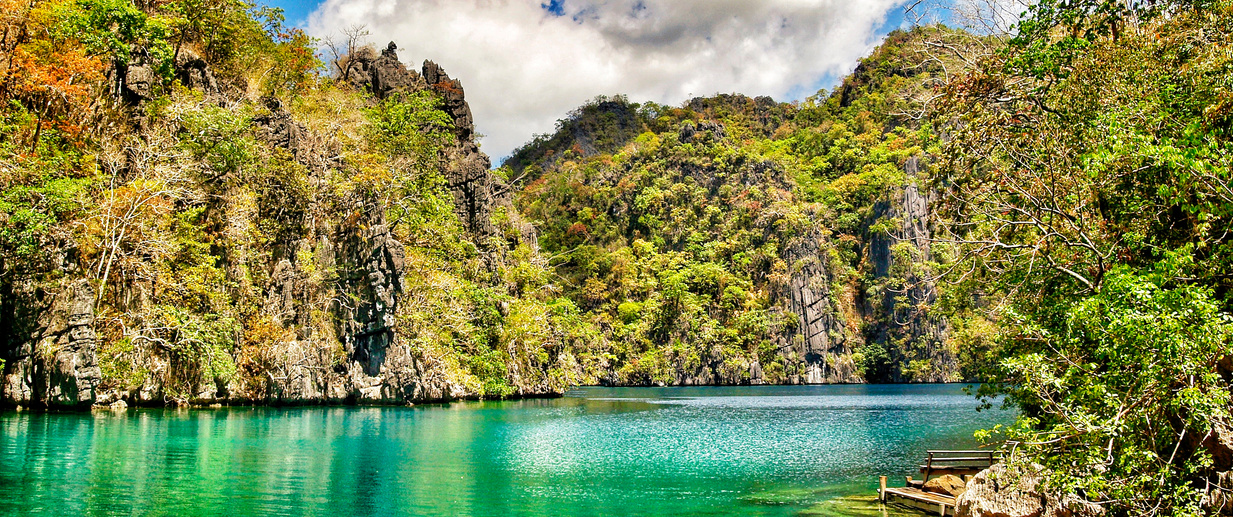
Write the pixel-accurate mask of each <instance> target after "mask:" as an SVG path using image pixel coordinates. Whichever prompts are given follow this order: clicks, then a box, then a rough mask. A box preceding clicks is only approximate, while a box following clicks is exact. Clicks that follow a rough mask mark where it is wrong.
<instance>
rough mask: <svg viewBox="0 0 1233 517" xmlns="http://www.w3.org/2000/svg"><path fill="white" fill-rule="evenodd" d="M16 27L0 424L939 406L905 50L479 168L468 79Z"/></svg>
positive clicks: (604, 110) (69, 26) (113, 13)
mask: <svg viewBox="0 0 1233 517" xmlns="http://www.w3.org/2000/svg"><path fill="white" fill-rule="evenodd" d="M220 5H221V7H220V6H214V5H213V4H211V6H209V8H207V7H206V6H203V5H198V4H196V3H179V2H171V3H167V4H159V5H158V6H139V5H137V4H131V3H128V2H125V1H120V0H106V1H104V0H76V1H48V2H35V3H33V4H30V5H26V4H21V5H17V4H14V5H13V6H11V7H13V9H14V12H16V13H20V15H14V16H10V17H9V18H6V19H5V23H6V24H7V25H6V27H8V32H6V34H8V36H6V37H5V39H4V41H3V48H2V49H0V51H2V52H3V53H4V57H6V60H5V62H7V63H10V65H8V66H9V68H7V71H6V73H5V75H4V76H3V78H4V84H3V90H2V91H0V93H2V94H3V96H4V97H5V100H6V102H5V104H4V106H5V108H4V120H5V124H6V131H5V132H4V135H3V145H4V150H3V152H4V164H5V166H4V168H3V196H2V198H0V202H2V203H3V210H0V213H2V214H3V215H0V217H3V220H4V225H3V232H2V235H0V237H2V238H3V243H2V244H3V246H2V247H0V270H2V271H3V275H2V276H0V279H2V281H0V289H3V292H4V296H3V297H0V298H2V301H0V309H2V310H0V318H3V321H4V325H3V326H2V330H0V332H2V333H3V336H2V338H3V340H2V342H3V348H2V349H0V352H2V358H3V360H4V366H3V372H4V383H3V386H4V388H3V398H4V400H5V401H6V403H8V404H22V405H36V406H38V405H52V406H62V405H67V406H77V405H89V404H92V403H100V404H101V403H110V402H112V401H115V400H125V401H127V402H129V403H143V404H145V403H154V404H165V403H167V404H175V403H179V404H183V403H189V402H193V401H195V402H198V403H206V402H212V401H224V402H241V401H255V402H269V403H301V402H386V403H390V402H409V401H424V400H443V399H454V398H461V397H504V396H511V395H520V396H528V395H547V394H554V393H560V392H561V391H562V390H563V389H564V388H565V387H566V386H568V385H576V384H594V383H605V384H632V385H649V384H660V385H663V384H746V383H822V382H866V381H904V380H906V381H939V380H959V379H961V378H963V377H964V376H965V375H967V374H966V373H965V372H962V371H961V370H960V367H959V363H960V361H959V357H960V353H959V351H957V350H956V349H955V347H954V344H953V341H952V340H950V339H949V336H950V334H951V331H950V325H949V324H948V323H947V321H946V320H945V319H944V318H942V317H940V316H939V315H937V314H935V313H933V312H932V311H931V309H930V304H932V303H933V302H934V301H935V300H936V298H937V296H938V294H937V289H936V287H935V286H934V284H933V283H932V281H931V280H930V278H931V275H929V274H927V273H928V271H930V270H931V269H930V268H931V267H932V266H931V265H930V264H931V263H932V261H933V260H934V257H933V255H932V254H931V251H930V246H929V236H930V232H931V228H930V223H929V222H928V221H927V219H928V211H929V206H930V203H931V199H932V198H934V197H935V195H934V194H933V193H932V190H930V187H927V186H925V185H923V184H922V183H921V181H920V179H919V177H918V176H919V175H920V174H921V171H923V170H924V169H926V168H928V167H929V166H930V165H929V164H930V163H931V161H932V159H931V158H930V157H929V146H931V145H933V144H932V142H934V141H935V136H934V133H933V131H932V129H931V127H930V126H929V125H928V124H927V123H920V122H917V121H919V120H923V119H921V118H919V117H915V118H912V117H907V116H905V114H906V113H908V112H915V111H919V110H920V109H922V106H921V103H920V100H921V98H922V97H923V96H925V95H927V93H928V92H929V91H931V89H932V88H934V87H935V86H936V83H938V81H939V79H938V73H939V71H940V70H941V69H942V66H944V63H943V62H942V61H937V63H935V64H927V65H925V66H920V65H919V63H920V62H922V59H923V55H922V54H920V48H921V41H923V39H924V35H926V34H927V35H928V36H929V37H931V38H934V37H936V38H947V37H948V34H950V33H949V32H948V31H947V30H945V29H940V28H932V29H917V30H915V31H913V32H910V33H904V32H900V33H896V34H894V35H892V36H891V38H889V39H888V41H887V43H886V44H885V45H883V46H882V47H881V48H880V49H879V50H878V51H877V52H876V53H875V54H874V55H872V56H871V57H869V58H868V59H866V60H865V61H864V62H863V63H862V64H861V65H860V67H859V68H858V69H857V71H856V73H855V74H854V75H853V76H852V77H850V78H849V79H848V80H847V81H845V83H844V85H843V86H842V88H839V89H837V90H836V91H835V92H834V93H829V94H828V93H825V92H823V93H822V94H819V95H818V96H816V97H815V98H812V99H810V100H809V101H807V102H805V103H800V104H796V105H789V104H782V103H777V102H775V101H773V100H771V99H769V98H757V99H750V98H746V97H743V96H740V95H720V96H716V97H711V98H699V99H694V100H692V101H690V102H688V103H686V104H685V105H684V106H682V107H670V106H660V105H654V104H644V105H637V104H632V103H630V102H628V101H626V100H625V99H624V98H620V97H618V98H613V99H599V100H597V101H596V102H595V103H593V104H592V105H588V106H584V107H582V108H580V109H579V110H578V111H577V112H576V113H575V114H573V115H571V116H570V117H569V118H568V119H566V120H564V121H562V125H561V128H560V131H559V132H558V133H557V134H555V135H551V136H547V137H542V138H540V139H538V140H536V141H534V142H532V143H531V144H528V145H527V146H526V147H524V148H523V149H521V150H520V151H519V152H518V153H517V154H516V155H515V157H514V158H513V159H511V160H510V164H509V166H507V167H504V168H501V169H498V170H496V171H495V172H496V173H495V174H494V173H492V172H490V171H489V167H490V164H489V161H488V158H487V157H486V156H485V155H484V154H483V153H481V152H480V151H479V149H478V147H477V145H476V144H475V143H474V138H475V135H474V129H473V125H474V123H473V120H472V116H471V113H470V109H469V108H468V107H467V104H466V100H465V96H464V93H463V88H462V85H461V84H460V83H459V82H458V81H455V80H453V79H451V78H450V77H449V76H448V75H446V74H445V73H444V72H443V71H442V70H441V68H440V67H439V66H437V65H436V64H434V63H432V62H425V63H424V66H423V67H422V69H421V70H420V71H419V72H416V71H414V70H409V69H407V68H406V67H405V66H404V65H403V64H402V63H401V62H400V60H399V57H398V55H397V47H396V46H395V45H394V44H393V43H391V44H390V45H389V46H388V48H385V49H384V50H381V51H380V52H378V51H377V50H375V49H373V48H372V47H364V46H362V45H359V44H356V45H354V46H353V47H349V48H345V49H341V51H340V52H338V53H337V55H332V56H331V57H330V58H329V59H328V60H329V61H330V62H329V63H323V62H321V61H319V60H318V57H316V54H315V49H314V47H313V45H314V43H313V41H312V40H311V39H310V38H308V37H307V36H306V35H305V34H303V33H302V32H299V31H297V30H295V29H289V28H286V27H284V26H283V25H282V19H281V14H280V13H279V12H278V11H277V10H272V9H266V8H255V7H252V6H249V5H247V4H244V3H241V2H234V3H223V4H220Z"/></svg>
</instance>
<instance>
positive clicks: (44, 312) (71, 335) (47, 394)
mask: <svg viewBox="0 0 1233 517" xmlns="http://www.w3.org/2000/svg"><path fill="white" fill-rule="evenodd" d="M94 296H95V293H94V289H93V288H91V287H90V284H89V283H88V282H86V281H85V280H75V281H68V282H67V283H66V284H65V285H64V286H63V287H60V288H58V289H56V288H54V287H52V288H50V289H44V288H30V289H18V290H17V291H16V292H11V293H8V295H7V296H6V297H5V298H6V300H5V303H4V307H3V309H4V312H5V317H4V318H3V320H6V321H5V323H6V327H7V329H6V331H5V332H4V334H7V335H5V336H3V337H4V341H5V343H4V344H5V345H8V346H6V347H5V348H6V350H0V352H2V351H7V353H6V354H4V357H3V359H4V361H5V367H4V369H3V382H2V383H0V402H2V403H3V404H5V405H23V406H31V407H53V408H75V407H88V406H90V405H91V404H93V403H94V399H95V395H96V394H95V388H97V387H98V384H99V380H100V379H101V378H102V372H101V370H100V369H99V366H98V358H97V355H96V353H97V347H98V339H97V337H96V335H95V332H94ZM23 315H24V316H26V317H29V318H30V320H27V321H29V322H33V324H32V325H31V324H27V325H20V324H19V322H18V318H19V317H21V316H23Z"/></svg>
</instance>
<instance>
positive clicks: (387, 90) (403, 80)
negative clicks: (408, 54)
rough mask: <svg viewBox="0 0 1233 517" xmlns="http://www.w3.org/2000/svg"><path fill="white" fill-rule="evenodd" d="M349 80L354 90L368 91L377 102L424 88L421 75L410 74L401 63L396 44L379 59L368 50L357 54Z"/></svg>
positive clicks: (392, 44) (351, 66)
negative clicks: (397, 94) (400, 93)
mask: <svg viewBox="0 0 1233 517" xmlns="http://www.w3.org/2000/svg"><path fill="white" fill-rule="evenodd" d="M347 80H348V81H350V82H351V84H352V86H355V87H356V88H360V89H364V90H368V91H369V92H371V93H372V94H373V96H374V97H376V98H378V99H385V98H387V97H389V96H390V95H393V94H395V93H399V92H407V91H415V90H418V89H421V88H423V87H424V86H425V85H424V82H423V81H422V80H421V79H420V76H419V74H417V73H415V71H414V70H408V69H407V67H406V65H404V64H402V62H401V61H399V60H398V45H396V44H395V43H394V42H393V41H391V42H390V43H389V44H388V45H386V46H385V49H384V50H382V51H381V55H380V56H378V55H377V53H376V51H374V50H373V49H371V48H368V47H365V48H362V49H360V50H357V51H356V52H355V55H354V56H353V57H352V58H351V64H349V65H348V72H347Z"/></svg>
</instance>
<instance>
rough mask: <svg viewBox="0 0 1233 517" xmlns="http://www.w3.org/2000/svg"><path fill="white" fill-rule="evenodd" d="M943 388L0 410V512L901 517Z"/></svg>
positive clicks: (939, 432)
mask: <svg viewBox="0 0 1233 517" xmlns="http://www.w3.org/2000/svg"><path fill="white" fill-rule="evenodd" d="M976 405H977V403H976V401H975V400H974V399H973V398H972V397H970V396H968V395H965V394H963V392H962V387H961V386H958V385H912V386H907V385H881V386H807V387H739V388H583V389H578V390H575V391H572V392H570V393H569V394H568V395H567V396H566V397H563V398H559V399H550V400H521V401H501V402H462V403H453V404H447V405H428V406H417V407H380V408H378V407H329V408H315V407H314V408H290V409H280V408H225V409H207V410H130V411H128V412H119V413H113V412H110V411H95V412H93V413H80V414H73V413H61V414H40V413H15V412H7V413H3V414H0V514H5V515H10V514H12V515H28V514H44V515H227V516H238V515H322V516H331V517H335V516H346V515H395V516H396V515H476V516H481V515H483V516H486V515H494V516H498V515H528V516H541V515H542V516H558V515H580V516H592V515H593V516H609V515H648V516H650V515H672V516H684V515H765V516H788V515H837V516H841V515H898V514H899V513H897V511H895V510H893V509H892V510H890V512H889V513H884V511H885V510H884V509H879V508H878V507H877V505H876V502H873V500H872V497H871V496H872V493H873V490H874V489H875V488H876V487H877V478H878V475H879V474H885V475H890V476H892V479H893V480H897V481H899V483H900V484H902V477H901V476H903V475H911V474H913V472H914V470H915V469H916V466H917V465H918V463H919V461H920V459H921V457H922V456H923V454H924V451H925V450H926V449H929V448H961V447H964V448H966V447H971V446H974V445H976V443H975V441H974V440H973V438H972V433H973V431H975V430H977V429H980V428H987V427H991V426H992V425H994V424H996V423H1001V422H1007V421H1009V420H1010V419H1011V415H1009V414H1007V413H1005V412H1001V411H983V412H977V411H976V410H975V408H976Z"/></svg>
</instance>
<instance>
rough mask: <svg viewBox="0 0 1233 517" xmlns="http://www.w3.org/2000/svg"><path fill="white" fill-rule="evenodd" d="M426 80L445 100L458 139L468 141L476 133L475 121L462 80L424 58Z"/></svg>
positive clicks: (446, 109)
mask: <svg viewBox="0 0 1233 517" xmlns="http://www.w3.org/2000/svg"><path fill="white" fill-rule="evenodd" d="M423 72H424V81H425V82H427V83H428V86H430V87H432V89H433V90H436V92H437V93H438V94H440V95H441V97H442V99H444V100H445V111H446V113H449V114H450V117H451V118H453V119H454V132H455V134H457V135H458V141H460V142H467V141H470V140H471V137H472V136H473V135H474V134H475V121H474V119H473V118H472V117H471V106H470V105H468V104H467V100H466V96H465V94H464V93H463V90H462V82H461V81H459V80H457V79H451V78H450V76H449V74H447V73H445V70H443V69H441V65H438V64H436V63H434V62H432V61H431V60H427V59H426V60H424V67H423Z"/></svg>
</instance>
